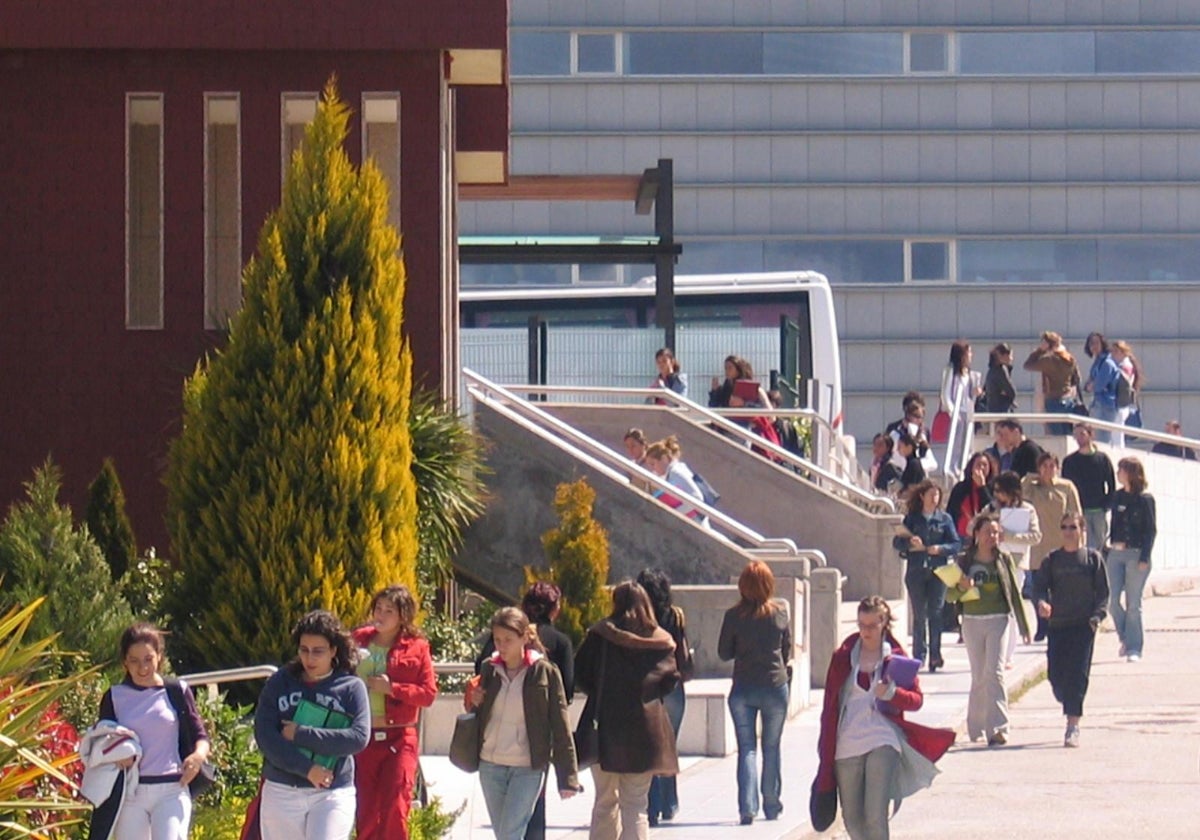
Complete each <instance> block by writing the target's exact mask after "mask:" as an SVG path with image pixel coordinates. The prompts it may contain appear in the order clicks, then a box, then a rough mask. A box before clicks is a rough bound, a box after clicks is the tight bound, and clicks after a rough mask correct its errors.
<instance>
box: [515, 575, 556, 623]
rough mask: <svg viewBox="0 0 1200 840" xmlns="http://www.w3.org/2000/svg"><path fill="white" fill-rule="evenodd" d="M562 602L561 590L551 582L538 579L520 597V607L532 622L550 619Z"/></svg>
mask: <svg viewBox="0 0 1200 840" xmlns="http://www.w3.org/2000/svg"><path fill="white" fill-rule="evenodd" d="M561 602H562V590H561V589H559V588H558V587H557V586H555V585H554V584H553V583H550V582H549V581H545V580H539V581H538V582H537V583H535V584H533V585H532V586H530V587H529V589H528V590H527V591H526V592H525V597H524V598H522V599H521V609H522V610H524V611H525V615H527V616H529V620H530V621H532V622H533V623H534V624H541V623H542V622H546V621H550V620H551V616H553V615H554V611H555V610H556V609H558V605H559V604H560V603H561Z"/></svg>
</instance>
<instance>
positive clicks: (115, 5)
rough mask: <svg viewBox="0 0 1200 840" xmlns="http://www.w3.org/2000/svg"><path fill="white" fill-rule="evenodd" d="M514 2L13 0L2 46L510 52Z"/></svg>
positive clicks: (2, 8) (0, 18)
mask: <svg viewBox="0 0 1200 840" xmlns="http://www.w3.org/2000/svg"><path fill="white" fill-rule="evenodd" d="M507 43H508V3H507V2H506V0H472V2H470V3H437V4H430V3H428V2H422V0H388V1H387V2H381V0H347V2H342V3H337V4H331V3H329V2H327V0H254V2H238V0H189V2H187V3H178V4H174V3H172V4H161V3H147V2H145V0H8V2H6V3H4V4H2V5H0V47H15V48H22V49H26V48H28V49H32V48H39V49H48V48H49V49H54V48H67V49H239V50H242V49H274V50H324V49H353V50H426V49H441V48H447V47H460V48H472V49H505V48H506V47H507Z"/></svg>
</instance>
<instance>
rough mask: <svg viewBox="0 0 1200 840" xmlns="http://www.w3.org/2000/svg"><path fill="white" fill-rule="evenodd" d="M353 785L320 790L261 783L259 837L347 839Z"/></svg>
mask: <svg viewBox="0 0 1200 840" xmlns="http://www.w3.org/2000/svg"><path fill="white" fill-rule="evenodd" d="M357 801H358V798H357V796H356V795H355V792H354V785H348V786H346V787H340V788H333V789H332V790H324V789H322V788H299V787H292V786H291V785H283V784H280V783H279V782H271V781H266V782H263V789H262V809H261V810H260V811H259V822H260V823H261V825H262V840H349V837H350V830H351V829H352V828H354V808H355V805H356V803H357Z"/></svg>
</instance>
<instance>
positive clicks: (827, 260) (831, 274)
mask: <svg viewBox="0 0 1200 840" xmlns="http://www.w3.org/2000/svg"><path fill="white" fill-rule="evenodd" d="M764 251H765V256H766V260H765V262H766V265H765V269H766V270H767V271H819V272H820V273H821V274H824V275H825V276H826V277H828V278H829V282H830V283H903V282H904V243H903V242H887V241H875V240H843V241H833V242H808V241H800V242H796V241H793V242H766V243H764Z"/></svg>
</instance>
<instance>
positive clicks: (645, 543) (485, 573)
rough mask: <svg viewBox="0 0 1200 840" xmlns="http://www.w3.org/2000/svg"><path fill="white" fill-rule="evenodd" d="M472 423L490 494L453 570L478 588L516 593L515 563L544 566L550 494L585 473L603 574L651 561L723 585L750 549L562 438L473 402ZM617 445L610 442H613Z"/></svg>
mask: <svg viewBox="0 0 1200 840" xmlns="http://www.w3.org/2000/svg"><path fill="white" fill-rule="evenodd" d="M474 418H475V428H476V431H477V432H478V433H479V434H480V435H482V436H483V438H484V439H485V440H486V442H487V447H488V451H487V457H486V462H487V466H488V468H489V469H490V470H491V473H490V475H488V476H486V477H485V481H486V483H487V487H488V491H489V494H490V499H489V502H488V509H487V512H486V513H485V514H484V516H483V517H482V518H481V519H479V520H477V521H476V522H475V523H474V524H473V525H472V526H471V527H470V528H469V529H468V531H467V533H466V540H465V544H464V546H463V549H462V551H460V552H459V556H458V559H457V561H456V566H457V568H458V571H459V573H460V574H462V575H463V577H464V578H465V579H467V580H468V581H470V582H472V583H474V584H475V585H477V586H478V587H479V588H480V589H481V590H482V591H484V592H490V593H495V594H504V595H506V596H508V597H515V596H517V595H518V594H519V593H520V592H521V590H522V589H523V587H524V575H523V567H525V566H530V565H531V566H543V565H544V564H545V554H544V552H543V551H542V543H541V537H542V534H544V533H545V532H546V531H548V530H550V529H551V528H554V527H555V526H556V525H558V518H557V516H556V515H555V512H554V491H555V488H556V487H557V486H558V485H559V484H560V483H562V482H567V481H574V480H576V479H578V478H587V480H588V483H589V484H590V485H591V486H592V488H593V489H594V490H595V491H596V505H595V509H594V511H593V514H594V516H595V518H596V520H597V521H598V522H599V523H600V524H601V525H603V526H604V528H605V530H606V531H607V532H608V539H609V546H610V554H611V558H610V559H611V571H610V573H609V580H610V582H611V581H620V580H622V579H624V578H628V577H634V576H636V575H637V573H638V572H639V571H641V570H642V569H643V568H645V567H647V566H659V567H661V568H663V569H664V570H666V571H667V573H668V574H669V575H670V576H671V579H672V580H673V581H676V582H677V583H680V584H727V583H729V581H730V579H731V578H734V577H736V576H737V575H738V574H740V573H741V570H742V568H743V567H744V566H745V565H746V563H747V562H749V561H750V560H751V559H753V555H752V554H750V553H749V552H747V551H745V550H744V549H742V548H739V547H738V546H736V545H734V544H733V543H731V542H729V541H727V540H725V539H723V538H721V537H720V536H718V535H716V534H715V533H713V532H712V531H709V530H706V529H705V528H702V527H700V526H699V525H697V524H696V523H695V522H694V521H692V520H691V519H688V518H687V517H686V516H683V515H681V514H679V513H676V512H675V511H674V510H671V509H670V508H667V507H666V506H664V505H660V504H648V503H647V502H648V497H647V496H646V494H644V493H642V492H641V491H639V490H636V489H634V488H632V487H631V486H630V485H629V483H628V481H627V480H625V479H624V477H622V476H619V475H615V474H614V473H613V471H611V470H608V469H606V468H605V467H604V465H603V464H599V463H596V462H592V461H589V460H587V459H581V458H580V457H578V454H577V453H576V452H574V451H572V449H571V447H570V446H568V445H567V444H565V443H564V442H563V441H561V440H558V439H555V438H553V437H551V436H548V435H544V434H539V433H538V431H537V430H535V429H531V428H527V427H526V426H523V425H522V424H519V423H517V422H514V421H513V420H512V419H510V418H509V417H507V416H504V415H502V414H501V413H500V412H498V411H497V410H495V409H493V408H491V407H489V406H487V405H484V404H481V403H477V404H476V408H475V414H474ZM618 443H619V440H618Z"/></svg>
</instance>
